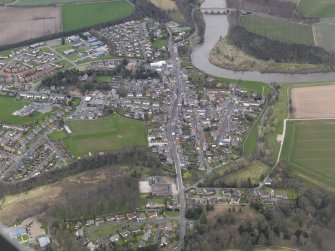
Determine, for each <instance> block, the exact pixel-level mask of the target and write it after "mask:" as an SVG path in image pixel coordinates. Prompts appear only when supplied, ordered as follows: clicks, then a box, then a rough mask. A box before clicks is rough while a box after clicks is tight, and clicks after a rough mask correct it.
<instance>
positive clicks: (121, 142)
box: [63, 117, 147, 156]
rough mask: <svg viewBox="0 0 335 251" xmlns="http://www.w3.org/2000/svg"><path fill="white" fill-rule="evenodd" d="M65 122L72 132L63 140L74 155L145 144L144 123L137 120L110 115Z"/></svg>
mask: <svg viewBox="0 0 335 251" xmlns="http://www.w3.org/2000/svg"><path fill="white" fill-rule="evenodd" d="M67 124H68V125H69V127H70V128H71V130H72V134H71V135H70V136H69V137H67V138H65V139H63V142H64V144H65V145H66V146H67V148H68V149H69V151H70V152H71V153H72V154H73V155H75V156H83V155H86V154H88V153H92V154H93V153H97V152H107V151H113V150H120V149H123V148H126V147H130V146H145V145H146V144H147V139H146V125H145V123H143V122H141V121H138V120H134V119H128V118H124V117H111V118H104V119H97V120H80V121H79V120H77V121H69V122H68V123H67Z"/></svg>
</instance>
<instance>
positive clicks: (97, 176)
mask: <svg viewBox="0 0 335 251" xmlns="http://www.w3.org/2000/svg"><path fill="white" fill-rule="evenodd" d="M121 169H122V168H120V167H115V166H114V167H111V168H102V169H96V170H90V171H86V172H83V173H80V174H76V175H74V176H70V177H68V178H65V179H63V180H61V181H59V182H56V183H53V184H50V185H46V186H41V187H37V188H34V189H32V190H30V191H27V192H24V193H20V194H17V195H11V196H6V197H5V198H3V199H0V219H1V222H2V223H12V222H13V221H15V220H16V219H18V218H24V217H27V216H29V215H35V214H37V213H40V212H41V211H42V210H45V209H46V208H47V207H48V206H51V205H57V204H59V203H61V202H64V201H66V199H67V197H68V196H69V195H70V194H71V193H72V192H73V191H81V192H85V191H89V190H90V189H92V188H94V187H95V186H96V184H98V183H103V182H104V181H108V180H110V179H111V178H112V177H113V176H116V175H120V174H121V173H122V170H121Z"/></svg>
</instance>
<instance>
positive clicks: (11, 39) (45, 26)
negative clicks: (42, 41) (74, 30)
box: [0, 6, 62, 45]
mask: <svg viewBox="0 0 335 251" xmlns="http://www.w3.org/2000/svg"><path fill="white" fill-rule="evenodd" d="M13 17H15V18H14V19H13ZM61 23H62V21H61V8H60V7H55V6H49V7H36V8H16V7H0V30H1V34H0V45H5V44H12V43H17V42H21V41H24V40H29V39H33V38H37V37H41V36H45V35H49V34H53V33H57V32H60V31H61Z"/></svg>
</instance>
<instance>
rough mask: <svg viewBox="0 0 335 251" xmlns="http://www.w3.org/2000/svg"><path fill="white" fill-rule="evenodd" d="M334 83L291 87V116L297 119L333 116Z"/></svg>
mask: <svg viewBox="0 0 335 251" xmlns="http://www.w3.org/2000/svg"><path fill="white" fill-rule="evenodd" d="M334 95H335V85H327V86H309V87H299V88H293V89H292V91H291V99H292V106H293V112H292V113H293V117H294V118H298V119H301V118H303V119H315V118H335V111H334V106H335V100H334Z"/></svg>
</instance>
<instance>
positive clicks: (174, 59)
mask: <svg viewBox="0 0 335 251" xmlns="http://www.w3.org/2000/svg"><path fill="white" fill-rule="evenodd" d="M167 30H168V31H169V34H170V38H169V42H168V50H169V53H170V60H171V64H172V68H171V76H173V77H174V79H175V81H176V85H175V87H174V92H173V93H172V96H171V104H170V113H169V119H168V123H167V135H168V146H169V150H170V152H171V155H172V158H173V161H174V164H175V168H176V175H177V186H178V195H179V203H180V219H179V224H180V230H179V245H178V248H177V250H181V249H182V248H183V246H184V237H185V231H186V219H185V210H186V200H185V193H184V185H183V177H182V173H181V163H180V156H179V152H178V146H177V145H176V139H175V129H176V124H178V122H179V113H180V107H181V102H182V97H183V95H184V90H185V84H186V83H185V80H184V79H182V77H181V76H180V72H181V65H180V61H179V58H178V46H177V44H175V43H174V42H173V41H172V34H171V31H170V30H169V29H167Z"/></svg>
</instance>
